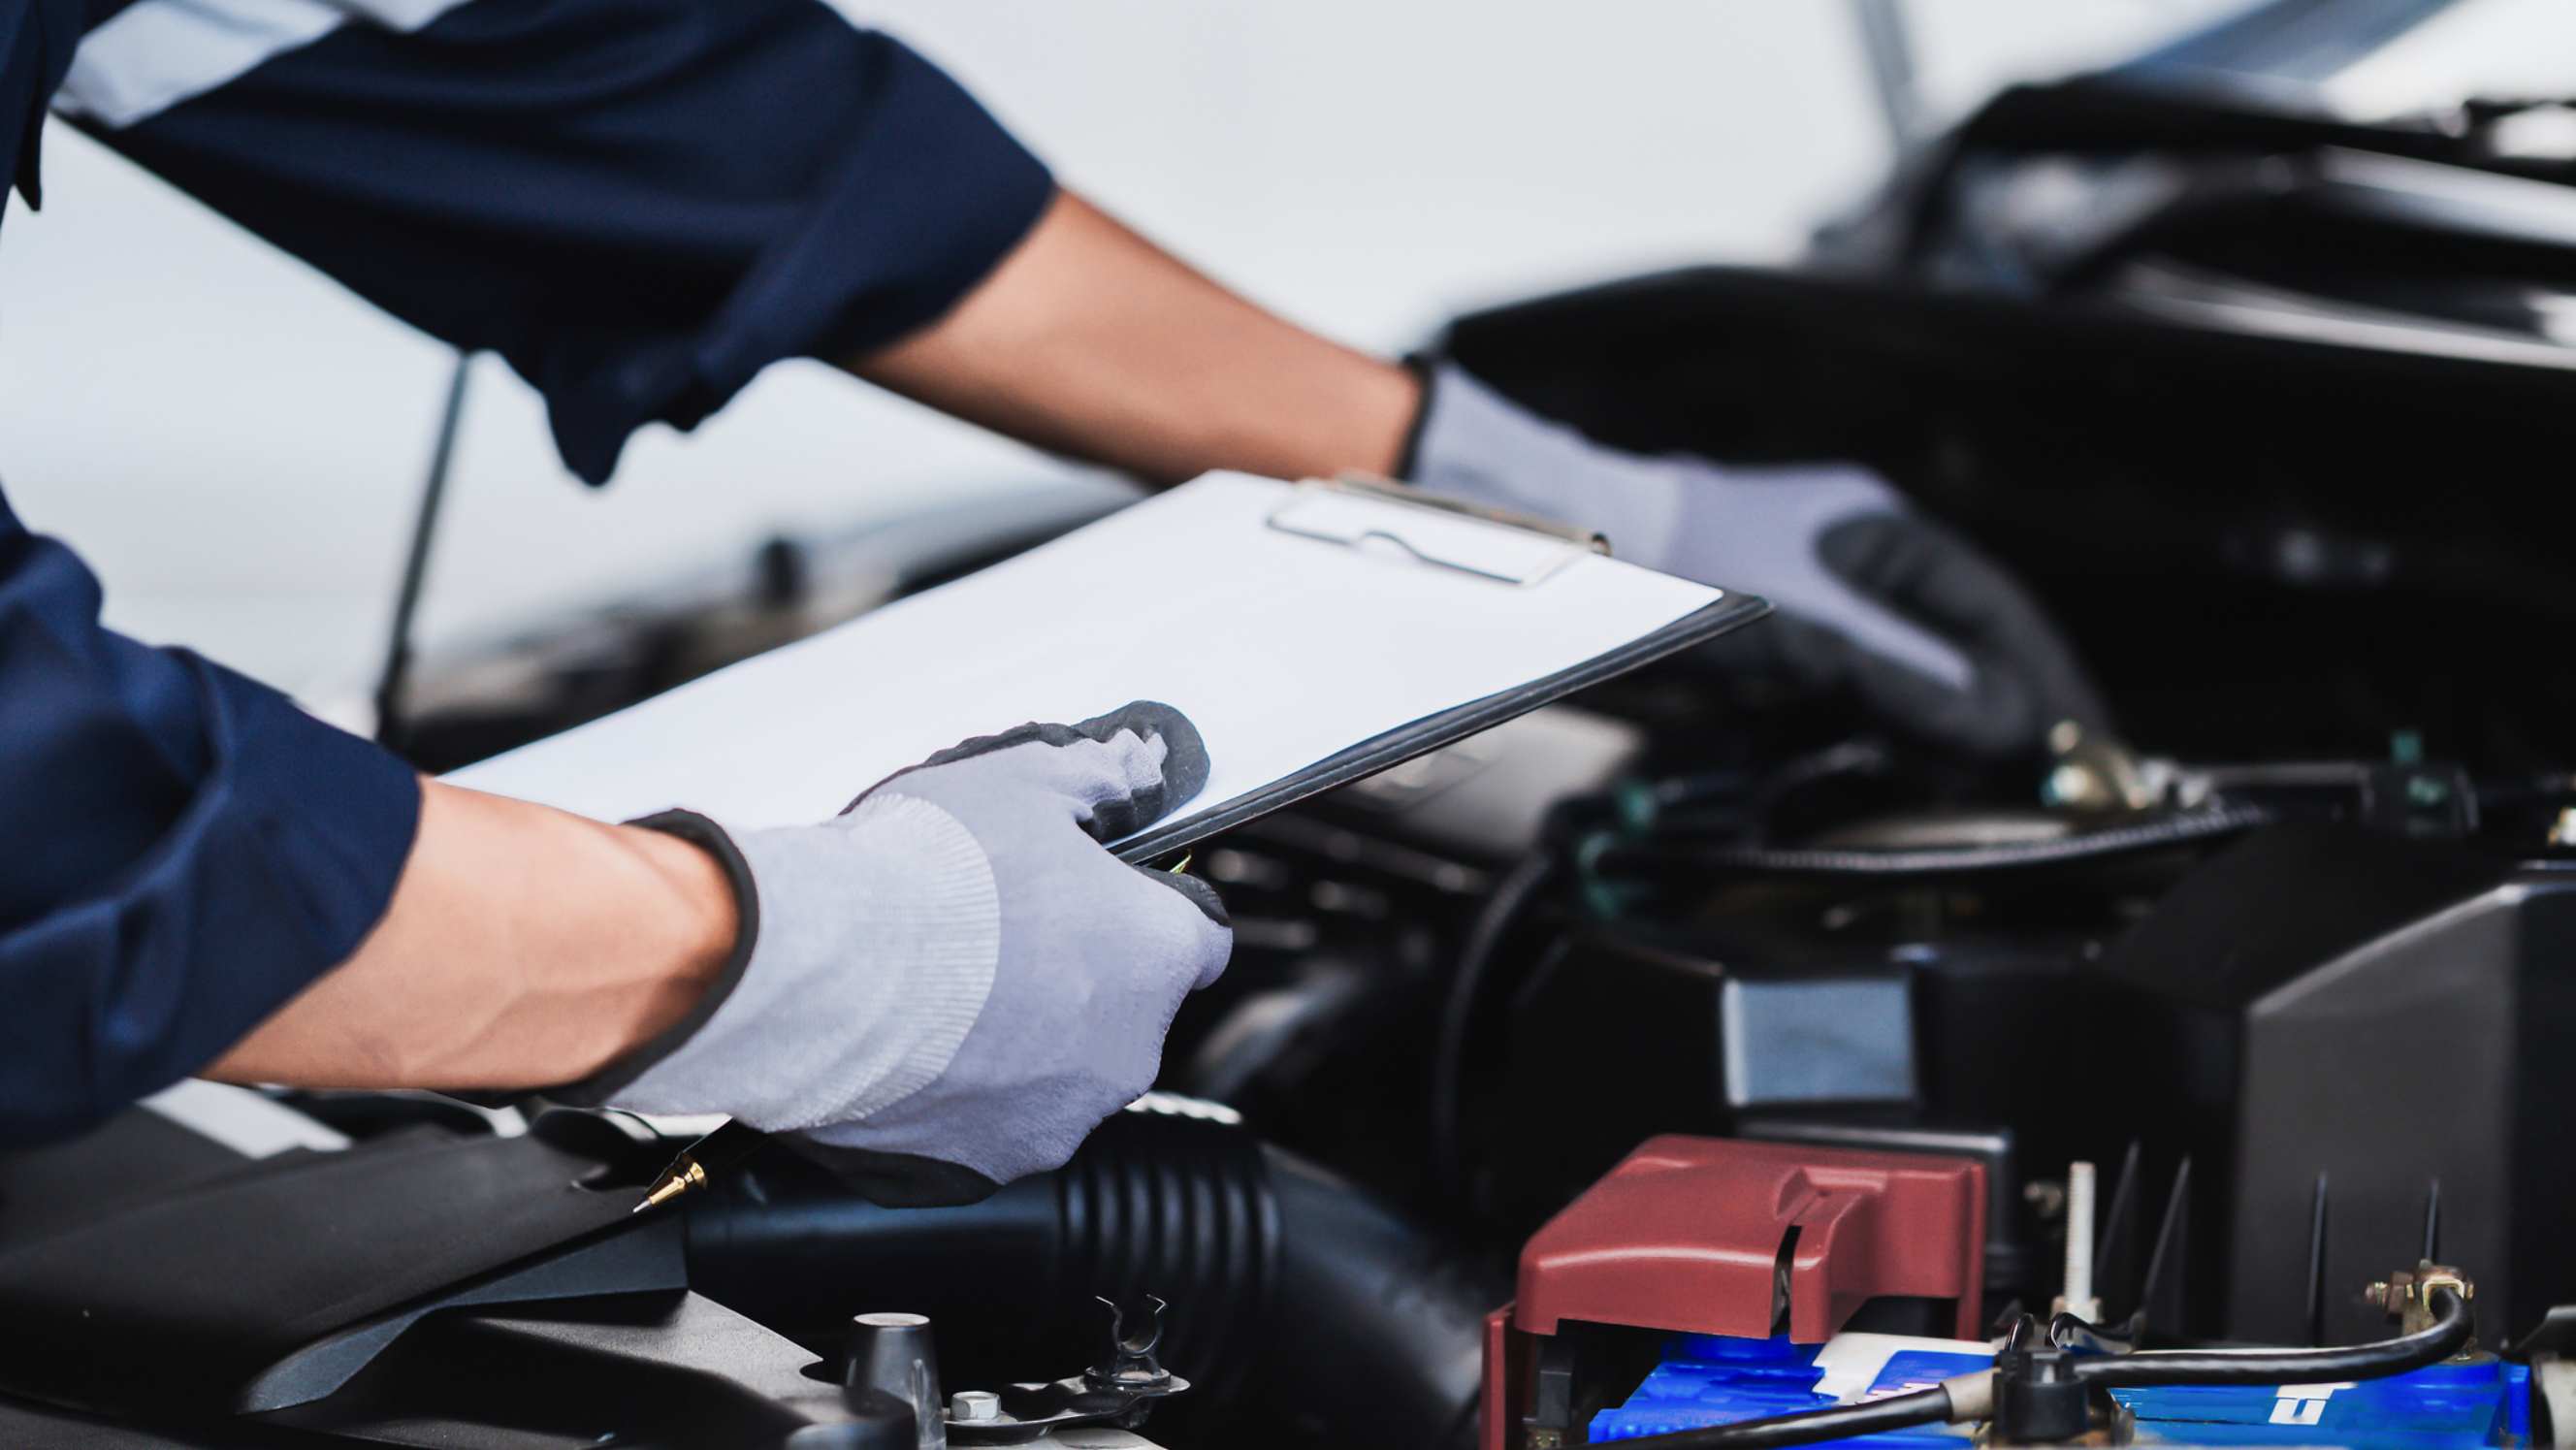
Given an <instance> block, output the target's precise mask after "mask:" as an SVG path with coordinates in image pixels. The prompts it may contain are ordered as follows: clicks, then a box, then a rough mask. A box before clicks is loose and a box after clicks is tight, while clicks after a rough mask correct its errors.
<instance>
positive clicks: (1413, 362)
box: [1395, 352, 1440, 480]
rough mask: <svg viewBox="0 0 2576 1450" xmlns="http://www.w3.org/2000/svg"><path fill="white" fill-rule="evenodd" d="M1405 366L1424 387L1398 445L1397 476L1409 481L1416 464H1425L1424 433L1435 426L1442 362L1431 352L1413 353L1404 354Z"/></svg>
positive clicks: (1416, 381) (1396, 453)
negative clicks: (1434, 396) (1433, 407)
mask: <svg viewBox="0 0 2576 1450" xmlns="http://www.w3.org/2000/svg"><path fill="white" fill-rule="evenodd" d="M1402 366H1403V368H1404V370H1405V371H1406V372H1409V373H1411V374H1413V381H1414V382H1415V383H1416V384H1417V385H1419V387H1420V388H1421V397H1422V401H1420V402H1418V403H1416V404H1414V406H1413V421H1412V422H1410V423H1407V424H1405V425H1404V441H1403V442H1401V443H1399V444H1397V445H1396V450H1395V476H1396V477H1398V478H1402V479H1408V480H1409V479H1411V478H1412V477H1413V469H1414V465H1416V464H1418V463H1420V462H1421V461H1422V430H1423V429H1424V428H1426V427H1428V426H1430V423H1431V396H1432V391H1433V389H1434V388H1436V387H1437V386H1438V383H1437V381H1436V373H1437V370H1438V368H1439V366H1440V359H1438V358H1436V357H1433V356H1432V355H1431V354H1429V353H1421V352H1409V353H1406V354H1405V355H1404V357H1403V359H1402Z"/></svg>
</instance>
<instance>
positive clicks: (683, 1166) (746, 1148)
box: [627, 1118, 768, 1213]
mask: <svg viewBox="0 0 2576 1450" xmlns="http://www.w3.org/2000/svg"><path fill="white" fill-rule="evenodd" d="M767 1140H768V1135H767V1134H765V1133H762V1132H761V1131H760V1130H759V1129H757V1128H750V1127H745V1126H744V1125H743V1124H742V1123H740V1122H737V1121H735V1120H734V1119H731V1118H728V1119H726V1120H725V1122H724V1125H723V1126H722V1127H719V1128H717V1129H716V1130H715V1131H714V1132H712V1133H709V1134H707V1135H706V1136H705V1137H703V1138H700V1139H699V1140H697V1141H696V1142H694V1143H691V1144H690V1145H689V1146H688V1147H686V1148H683V1149H681V1150H680V1156H678V1157H677V1158H674V1159H672V1160H671V1166H670V1167H668V1168H665V1169H663V1170H662V1172H661V1174H660V1176H658V1177H656V1178H655V1179H654V1180H653V1186H652V1187H650V1188H647V1189H645V1190H644V1201H643V1202H641V1203H639V1204H637V1205H635V1206H634V1207H633V1208H631V1209H629V1210H627V1211H628V1212H629V1213H642V1212H643V1211H644V1210H646V1209H648V1208H656V1207H659V1206H660V1205H662V1204H665V1203H669V1202H670V1201H671V1200H672V1199H675V1198H678V1197H679V1196H681V1195H682V1194H684V1193H694V1192H696V1191H697V1190H698V1189H701V1188H704V1187H706V1186H707V1184H708V1183H709V1182H710V1181H711V1179H710V1177H709V1175H711V1174H715V1173H721V1172H723V1171H724V1170H725V1169H727V1168H730V1167H732V1166H733V1165H734V1164H736V1163H739V1162H741V1161H742V1159H743V1158H744V1156H745V1155H747V1154H749V1153H750V1152H751V1150H752V1149H754V1148H757V1147H759V1146H760V1145H761V1144H762V1143H763V1142H766V1141H767Z"/></svg>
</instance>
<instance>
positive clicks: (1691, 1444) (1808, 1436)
mask: <svg viewBox="0 0 2576 1450" xmlns="http://www.w3.org/2000/svg"><path fill="white" fill-rule="evenodd" d="M1949 1418H1950V1392H1949V1391H1948V1390H1945V1389H1943V1388H1941V1387H1940V1386H1939V1385H1934V1386H1933V1387H1932V1388H1930V1389H1928V1390H1913V1391H1909V1392H1907V1393H1905V1394H1901V1395H1889V1396H1888V1397H1887V1398H1886V1399H1883V1400H1863V1401H1861V1402H1860V1403H1859V1404H1856V1405H1831V1406H1828V1407H1826V1408H1824V1409H1821V1410H1800V1411H1798V1412H1797V1413H1796V1414H1792V1415H1773V1416H1771V1417H1770V1418H1769V1419H1764V1420H1738V1421H1736V1422H1735V1423H1734V1424H1732V1425H1709V1426H1705V1427H1703V1428H1701V1429H1697V1430H1675V1431H1673V1432H1672V1433H1670V1434H1665V1435H1643V1436H1640V1437H1638V1438H1636V1439H1634V1440H1622V1441H1620V1442H1619V1444H1620V1447H1621V1450H1767V1447H1770V1446H1775V1445H1812V1444H1814V1443H1816V1442H1817V1441H1819V1440H1840V1439H1843V1438H1844V1437H1846V1436H1851V1435H1875V1434H1878V1433H1880V1432H1881V1431H1884V1430H1902V1429H1906V1428H1907V1427H1909V1426H1913V1425H1938V1424H1942V1423H1945V1422H1946V1421H1948V1420H1949Z"/></svg>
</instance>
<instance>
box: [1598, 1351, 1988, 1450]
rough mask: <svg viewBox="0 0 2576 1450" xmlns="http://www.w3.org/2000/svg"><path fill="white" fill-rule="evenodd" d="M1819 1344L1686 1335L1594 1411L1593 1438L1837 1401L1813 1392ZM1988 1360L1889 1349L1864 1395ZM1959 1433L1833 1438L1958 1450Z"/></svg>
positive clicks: (1931, 1430)
mask: <svg viewBox="0 0 2576 1450" xmlns="http://www.w3.org/2000/svg"><path fill="white" fill-rule="evenodd" d="M1817 1348H1818V1346H1816V1345H1812V1344H1791V1343H1790V1342H1789V1341H1788V1340H1787V1339H1728V1338H1723V1337H1720V1336H1718V1335H1713V1334H1689V1335H1683V1336H1681V1337H1679V1338H1677V1339H1674V1340H1673V1341H1672V1342H1671V1343H1670V1344H1669V1345H1668V1346H1667V1347H1666V1349H1665V1352H1664V1361H1663V1363H1661V1364H1659V1365H1657V1366H1655V1368H1654V1371H1653V1372H1652V1373H1650V1374H1648V1375H1647V1376H1646V1378H1645V1382H1644V1383H1642V1384H1640V1385H1638V1386H1637V1388H1636V1391H1635V1392H1634V1393H1632V1394H1630V1395H1629V1396H1628V1400H1627V1403H1625V1404H1623V1405H1621V1406H1619V1407H1618V1408H1617V1409H1614V1410H1603V1411H1601V1412H1600V1413H1599V1414H1596V1415H1594V1416H1593V1417H1592V1425H1591V1428H1590V1436H1591V1439H1592V1442H1593V1443H1594V1444H1600V1443H1602V1442H1604V1441H1609V1440H1634V1439H1637V1438H1639V1437H1641V1436H1646V1435H1662V1434H1668V1433H1670V1432H1672V1431H1675V1430H1696V1429H1699V1428H1701V1427H1703V1426H1708V1425H1726V1424H1732V1423H1734V1422H1735V1421H1737V1420H1759V1419H1763V1418H1765V1417H1767V1416H1771V1415H1785V1414H1788V1413H1790V1412H1791V1411H1793V1410H1812V1409H1819V1408H1822V1407H1823V1406H1826V1405H1830V1404H1832V1403H1834V1400H1833V1397H1832V1396H1830V1395H1820V1394H1817V1393H1816V1381H1817V1380H1819V1379H1821V1378H1822V1377H1823V1375H1824V1371H1822V1370H1820V1369H1818V1368H1817V1367H1816V1350H1817ZM1988 1363H1989V1359H1988V1357H1987V1356H1985V1355H1976V1354H1938V1353H1933V1352H1930V1351H1926V1350H1901V1351H1899V1352H1898V1353H1896V1354H1892V1355H1890V1356H1888V1360H1887V1363H1886V1365H1885V1366H1884V1367H1882V1368H1881V1369H1880V1370H1879V1372H1878V1376H1877V1377H1876V1378H1875V1379H1874V1380H1872V1381H1871V1382H1870V1387H1869V1390H1868V1395H1869V1397H1870V1398H1877V1397H1879V1396H1882V1395H1891V1394H1897V1393H1901V1392H1903V1391H1905V1390H1913V1389H1921V1388H1923V1387H1924V1386H1926V1385H1932V1384H1937V1383H1939V1382H1940V1381H1942V1380H1945V1379H1948V1378H1950V1377H1951V1376H1952V1375H1960V1374H1967V1373H1969V1372H1971V1371H1974V1370H1979V1369H1983V1368H1984V1367H1985V1366H1986V1365H1987V1364H1988ZM1964 1433H1965V1432H1964V1430H1962V1429H1957V1428H1951V1427H1946V1426H1940V1425H1926V1426H1924V1427H1923V1428H1921V1429H1919V1430H1892V1431H1889V1432H1887V1433H1885V1434H1879V1435H1863V1436H1858V1437H1855V1438H1853V1439H1849V1440H1837V1441H1832V1442H1830V1443H1832V1444H1837V1445H1876V1446H1889V1447H1908V1446H1910V1447H1916V1450H1957V1446H1958V1444H1959V1439H1960V1436H1961V1435H1962V1434H1964Z"/></svg>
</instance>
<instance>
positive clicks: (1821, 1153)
mask: <svg viewBox="0 0 2576 1450" xmlns="http://www.w3.org/2000/svg"><path fill="white" fill-rule="evenodd" d="M1985 1242H1986V1184H1985V1168H1984V1166H1983V1165H1982V1164H1979V1163H1977V1162H1975V1161H1973V1160H1971V1159H1965V1158H1944V1157H1937V1156H1933V1155H1930V1154H1918V1153H1867V1152H1856V1151H1853V1150H1849V1149H1840V1148H1819V1147H1813V1146H1809V1145H1805V1144H1793V1143H1761V1142H1751V1141H1746V1140H1743V1139H1734V1138H1687V1137H1660V1138H1650V1139H1648V1140H1647V1141H1646V1142H1645V1144H1644V1145H1643V1146H1641V1147H1639V1148H1638V1149H1637V1151H1635V1152H1634V1153H1631V1154H1629V1155H1628V1157H1627V1158H1626V1159H1625V1160H1624V1161H1622V1162H1621V1163H1620V1164H1619V1166H1618V1167H1616V1168H1614V1169H1612V1170H1610V1173H1609V1176H1607V1177H1605V1178H1603V1179H1602V1180H1601V1181H1600V1182H1599V1183H1596V1184H1594V1185H1593V1186H1592V1187H1591V1188H1589V1189H1586V1190H1585V1191H1584V1193H1583V1195H1582V1196H1581V1197H1580V1198H1577V1199H1575V1200H1574V1202H1573V1203H1571V1204H1568V1205H1567V1206H1566V1208H1565V1210H1564V1211H1563V1212H1562V1213H1559V1214H1558V1215H1557V1216H1556V1217H1555V1218H1553V1219H1551V1220H1549V1221H1548V1223H1547V1226H1546V1227H1544V1228H1542V1229H1540V1230H1539V1231H1538V1233H1537V1234H1536V1235H1535V1236H1534V1237H1532V1238H1531V1239H1530V1241H1529V1244H1528V1245H1527V1247H1525V1248H1524V1249H1523V1250H1522V1251H1521V1263H1520V1287H1519V1295H1518V1298H1517V1300H1516V1302H1515V1304H1514V1306H1513V1311H1512V1326H1513V1327H1514V1328H1516V1329H1519V1330H1521V1331H1522V1332H1524V1333H1530V1334H1553V1333H1555V1332H1556V1327H1557V1325H1558V1323H1559V1322H1560V1321H1563V1320H1567V1319H1576V1320H1582V1321H1585V1322H1587V1323H1593V1324H1616V1325H1628V1326H1633V1327H1636V1328H1642V1329H1665V1330H1673V1331H1677V1332H1681V1333H1686V1334H1726V1335H1735V1336H1740V1337H1745V1338H1762V1337H1766V1336H1768V1335H1770V1334H1772V1333H1773V1332H1774V1327H1775V1326H1776V1325H1779V1324H1780V1323H1781V1319H1782V1316H1783V1311H1784V1310H1785V1317H1786V1321H1787V1322H1786V1327H1787V1330H1788V1334H1789V1338H1790V1339H1791V1340H1793V1341H1795V1342H1797V1343H1800V1344H1821V1343H1823V1342H1824V1341H1825V1340H1827V1339H1830V1338H1832V1337H1833V1335H1834V1333H1835V1331H1837V1330H1839V1329H1841V1328H1842V1327H1843V1324H1844V1323H1845V1322H1846V1321H1848V1320H1849V1319H1850V1318H1851V1316H1852V1314H1853V1313H1854V1312H1855V1311H1857V1310H1858V1309H1859V1308H1860V1306H1861V1305H1862V1304H1863V1303H1864V1302H1866V1301H1867V1300H1869V1299H1872V1298H1875V1297H1878V1296H1881V1295H1902V1296H1907V1297H1914V1298H1927V1299H1951V1300H1955V1301H1957V1303H1958V1314H1957V1325H1958V1328H1957V1331H1956V1332H1957V1334H1958V1336H1959V1337H1960V1338H1963V1339H1969V1338H1975V1337H1976V1334H1977V1328H1978V1325H1977V1315H1978V1302H1977V1301H1978V1288H1979V1285H1980V1284H1981V1283H1982V1282H1983V1280H1984V1275H1985Z"/></svg>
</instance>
